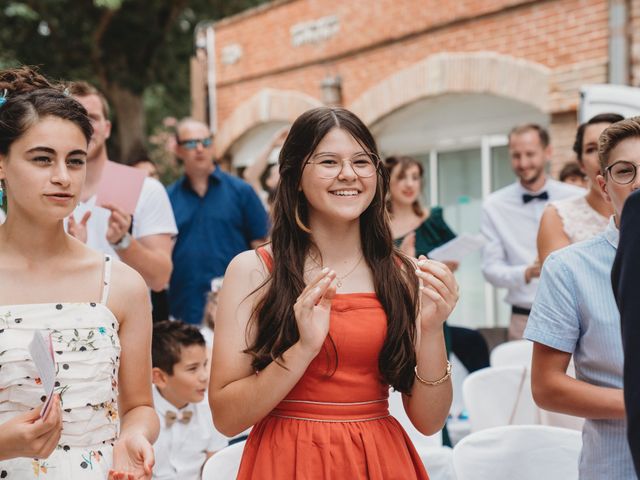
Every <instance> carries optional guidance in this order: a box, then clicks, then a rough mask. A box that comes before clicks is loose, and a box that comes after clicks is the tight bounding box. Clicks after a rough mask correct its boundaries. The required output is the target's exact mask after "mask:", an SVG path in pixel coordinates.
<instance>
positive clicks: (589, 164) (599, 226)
mask: <svg viewBox="0 0 640 480" xmlns="http://www.w3.org/2000/svg"><path fill="white" fill-rule="evenodd" d="M623 118H624V117H622V115H618V114H617V113H601V114H599V115H596V116H595V117H593V118H591V119H590V120H589V121H587V122H586V123H583V124H582V125H580V126H579V127H578V131H577V132H576V140H575V143H574V144H573V151H574V152H576V156H577V158H578V163H579V164H580V166H581V167H582V170H583V171H584V173H585V175H586V176H587V178H588V179H589V188H588V190H587V194H586V195H584V196H579V197H573V198H568V199H565V200H558V201H556V202H551V203H550V204H549V205H548V206H547V208H546V209H545V211H544V213H543V214H542V218H541V219H540V227H539V230H538V258H539V260H540V263H542V262H544V260H545V259H546V258H547V256H549V254H550V253H551V252H553V251H555V250H558V249H560V248H563V247H566V246H567V245H570V244H572V243H576V242H581V241H582V240H587V239H588V238H591V237H592V236H594V235H596V234H598V233H601V232H602V231H604V229H605V228H606V226H607V225H608V223H609V217H610V216H611V215H612V214H613V211H612V209H611V204H609V203H608V202H606V201H605V199H604V197H603V196H602V192H601V191H600V186H599V185H598V182H596V176H597V175H598V174H599V173H600V165H599V162H598V138H599V137H600V134H601V133H602V132H603V131H604V129H605V128H607V127H608V126H609V125H611V124H612V123H615V122H618V121H620V120H623Z"/></svg>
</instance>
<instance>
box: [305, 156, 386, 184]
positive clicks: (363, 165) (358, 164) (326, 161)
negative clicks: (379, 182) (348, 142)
mask: <svg viewBox="0 0 640 480" xmlns="http://www.w3.org/2000/svg"><path fill="white" fill-rule="evenodd" d="M347 163H349V164H350V165H351V169H352V170H353V171H354V173H355V174H356V175H357V176H358V177H360V178H369V177H372V176H374V175H375V174H376V172H377V171H378V165H379V164H380V158H379V157H378V156H377V155H376V154H375V153H370V152H360V153H356V154H355V155H354V156H352V157H350V158H340V157H339V156H338V155H336V154H334V153H320V154H318V155H314V156H313V157H312V158H311V159H310V160H308V161H307V164H311V165H314V171H315V173H316V174H317V175H318V176H319V177H320V178H327V179H329V178H336V177H337V176H338V175H340V172H342V169H343V168H344V166H345V164H347Z"/></svg>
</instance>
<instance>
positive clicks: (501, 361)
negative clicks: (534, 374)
mask: <svg viewBox="0 0 640 480" xmlns="http://www.w3.org/2000/svg"><path fill="white" fill-rule="evenodd" d="M532 354H533V342H530V341H529V340H514V341H511V342H506V343H501V344H500V345H497V346H496V347H495V348H494V349H493V350H491V356H490V358H489V361H490V364H491V366H492V367H516V366H518V365H525V366H527V367H531V355H532Z"/></svg>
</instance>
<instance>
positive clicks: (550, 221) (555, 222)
mask: <svg viewBox="0 0 640 480" xmlns="http://www.w3.org/2000/svg"><path fill="white" fill-rule="evenodd" d="M562 225H563V223H562V218H561V217H560V214H559V213H558V209H557V208H556V207H555V205H553V204H551V203H550V204H548V205H547V206H546V207H545V209H544V211H543V212H542V217H540V229H541V230H542V229H543V228H553V229H555V227H560V228H562Z"/></svg>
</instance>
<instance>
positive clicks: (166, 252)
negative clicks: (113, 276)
mask: <svg viewBox="0 0 640 480" xmlns="http://www.w3.org/2000/svg"><path fill="white" fill-rule="evenodd" d="M68 90H69V92H70V93H71V95H73V97H74V98H75V99H76V100H77V101H78V102H80V103H81V104H82V106H83V107H84V108H86V109H87V113H88V115H89V119H90V120H91V125H92V126H93V135H92V136H91V141H90V142H89V149H88V152H87V177H86V180H85V184H84V187H83V188H82V198H81V202H80V204H79V205H78V207H77V208H76V209H75V211H74V214H73V216H72V217H70V218H69V223H68V227H67V229H68V231H69V233H70V234H71V235H73V236H74V237H76V238H78V239H80V240H82V241H84V242H85V243H86V244H87V245H88V246H90V247H91V248H94V249H96V250H99V251H101V252H104V253H107V254H110V255H112V256H114V257H116V258H119V259H120V260H122V261H123V262H124V263H126V264H127V265H129V266H130V267H132V268H134V269H135V270H137V272H138V273H139V274H140V275H142V278H144V279H145V281H146V282H147V286H148V287H149V288H150V289H152V290H155V291H160V290H162V289H164V288H165V286H166V285H167V283H168V282H169V278H170V276H171V270H172V261H171V252H172V249H173V237H174V236H175V235H177V233H178V229H177V227H176V221H175V218H174V216H173V209H172V208H171V203H170V202H169V196H168V195H167V192H166V190H165V188H164V187H163V186H162V184H161V183H160V182H158V181H157V180H155V179H153V178H150V177H147V178H146V179H145V181H144V184H143V186H142V191H141V193H140V198H139V199H138V203H137V205H136V209H135V212H134V214H133V216H131V215H128V214H127V213H125V212H123V211H122V210H120V209H118V208H117V207H116V206H115V205H109V206H108V208H102V207H99V206H97V205H96V192H97V191H98V185H99V184H100V178H101V176H102V172H103V170H104V167H105V165H106V164H107V163H108V162H110V160H109V158H108V156H107V146H106V142H107V139H108V138H109V135H110V134H111V122H110V121H109V106H108V104H107V100H106V98H105V97H104V95H103V94H102V93H101V92H100V91H98V90H97V89H96V88H95V87H93V86H92V85H90V84H88V83H86V82H73V83H70V84H69V86H68Z"/></svg>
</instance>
